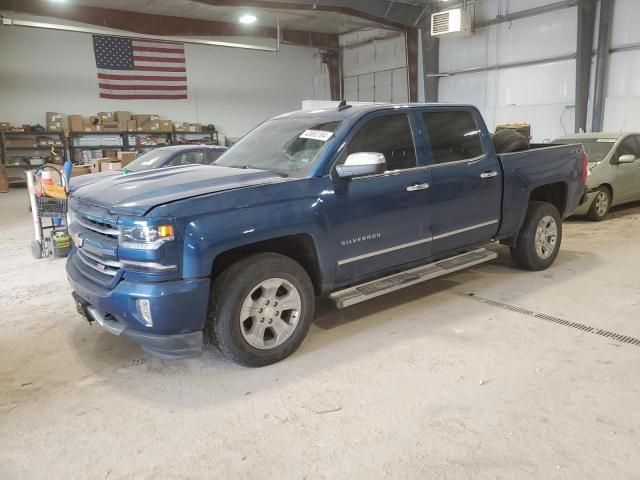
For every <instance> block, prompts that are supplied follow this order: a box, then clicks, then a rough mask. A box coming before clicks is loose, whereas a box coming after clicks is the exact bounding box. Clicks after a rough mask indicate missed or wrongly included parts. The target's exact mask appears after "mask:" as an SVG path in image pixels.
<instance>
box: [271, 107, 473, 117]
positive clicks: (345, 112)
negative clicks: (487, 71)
mask: <svg viewBox="0 0 640 480" xmlns="http://www.w3.org/2000/svg"><path fill="white" fill-rule="evenodd" d="M347 105H348V103H347ZM443 106H446V107H453V108H464V109H467V108H476V107H474V106H473V105H465V104H455V103H381V104H374V105H359V106H350V107H349V108H343V109H342V110H338V107H330V108H318V109H313V110H295V111H293V112H287V113H283V114H282V115H278V116H277V117H275V118H276V119H281V118H302V117H326V118H327V119H333V120H345V119H347V118H351V117H354V116H356V115H358V116H359V115H364V114H366V113H369V112H377V111H380V110H408V109H413V108H424V107H443Z"/></svg>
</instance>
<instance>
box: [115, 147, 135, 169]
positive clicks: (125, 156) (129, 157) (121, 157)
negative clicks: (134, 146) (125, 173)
mask: <svg viewBox="0 0 640 480" xmlns="http://www.w3.org/2000/svg"><path fill="white" fill-rule="evenodd" d="M136 155H137V153H136V152H122V151H120V152H118V154H117V159H118V161H119V162H120V163H121V164H122V166H123V167H126V166H127V165H129V164H130V163H131V162H133V161H134V160H135V159H136Z"/></svg>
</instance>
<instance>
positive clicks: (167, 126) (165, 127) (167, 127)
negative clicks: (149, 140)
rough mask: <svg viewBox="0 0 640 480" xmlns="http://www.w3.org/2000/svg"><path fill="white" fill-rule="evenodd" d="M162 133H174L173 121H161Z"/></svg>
mask: <svg viewBox="0 0 640 480" xmlns="http://www.w3.org/2000/svg"><path fill="white" fill-rule="evenodd" d="M160 131H161V132H173V122H172V121H171V120H160Z"/></svg>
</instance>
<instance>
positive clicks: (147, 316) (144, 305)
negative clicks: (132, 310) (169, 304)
mask: <svg viewBox="0 0 640 480" xmlns="http://www.w3.org/2000/svg"><path fill="white" fill-rule="evenodd" d="M136 308H137V309H138V313H139V314H140V316H141V317H142V319H143V320H144V323H145V324H146V326H147V327H153V318H151V302H150V301H149V300H147V299H146V298H139V299H138V300H136Z"/></svg>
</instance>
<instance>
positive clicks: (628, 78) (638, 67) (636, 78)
mask: <svg viewBox="0 0 640 480" xmlns="http://www.w3.org/2000/svg"><path fill="white" fill-rule="evenodd" d="M638 6H639V5H638V1H637V0H616V2H615V3H614V11H613V29H612V33H611V46H612V47H613V48H616V47H623V46H625V45H630V44H638V43H640V28H639V25H638V20H639V19H640V13H638ZM603 129H604V130H607V131H640V50H629V51H626V52H614V53H612V54H611V55H610V56H609V74H608V78H607V86H606V99H605V114H604V123H603Z"/></svg>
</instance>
